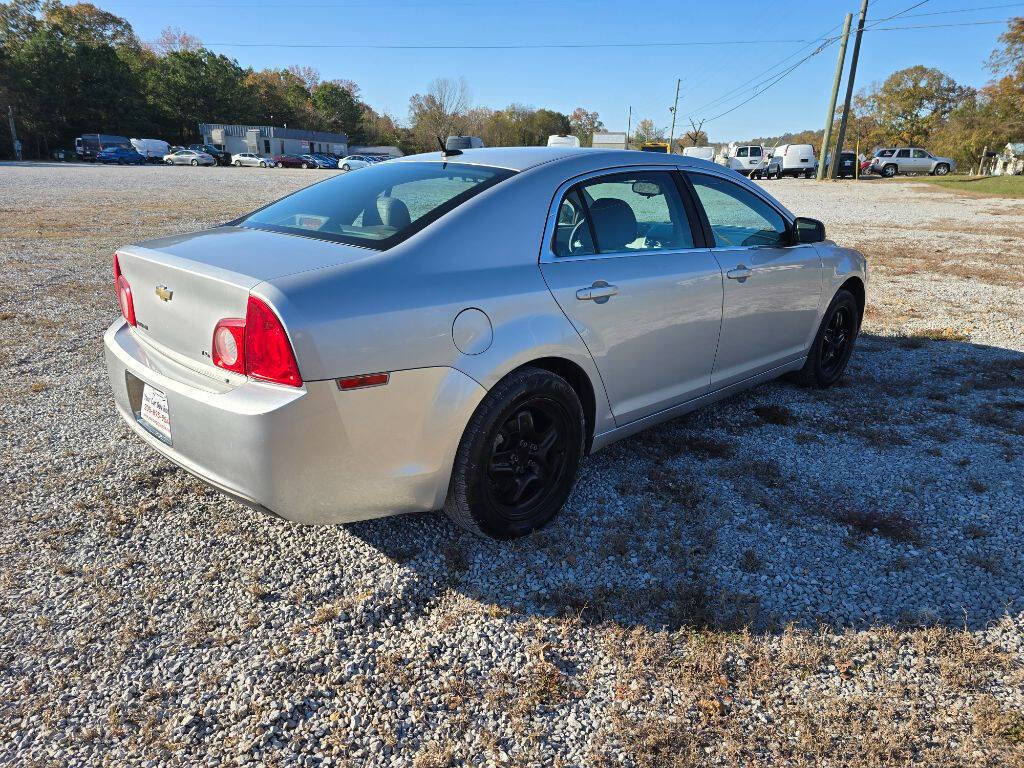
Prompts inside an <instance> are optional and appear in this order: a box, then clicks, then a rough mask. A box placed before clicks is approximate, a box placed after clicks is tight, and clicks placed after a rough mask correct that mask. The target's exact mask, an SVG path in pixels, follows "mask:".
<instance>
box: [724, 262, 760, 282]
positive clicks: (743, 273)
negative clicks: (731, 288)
mask: <svg viewBox="0 0 1024 768" xmlns="http://www.w3.org/2000/svg"><path fill="white" fill-rule="evenodd" d="M752 274H754V273H753V272H751V271H750V270H749V269H747V268H746V267H744V266H743V265H742V264H740V265H739V266H738V267H736V269H730V270H729V271H728V272H726V273H725V276H726V277H728V278H729V279H730V280H739V281H740V282H741V283H742V282H743V281H744V280H746V279H747V278H748V277H750V276H751V275H752Z"/></svg>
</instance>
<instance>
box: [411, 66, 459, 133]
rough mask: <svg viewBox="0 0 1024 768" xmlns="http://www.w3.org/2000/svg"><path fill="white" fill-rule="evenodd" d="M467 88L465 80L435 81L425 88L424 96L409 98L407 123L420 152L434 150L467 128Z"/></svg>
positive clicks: (440, 79)
mask: <svg viewBox="0 0 1024 768" xmlns="http://www.w3.org/2000/svg"><path fill="white" fill-rule="evenodd" d="M469 102H470V98H469V86H468V85H467V84H466V79H465V78H464V77H463V78H459V79H458V80H452V79H450V78H438V79H436V80H432V81H431V82H430V84H429V85H428V86H427V92H426V93H422V94H421V93H417V94H414V95H413V96H412V97H411V98H410V99H409V122H410V123H411V124H412V132H413V137H414V139H415V141H416V143H417V146H419V147H420V148H421V150H428V149H433V148H436V147H437V140H438V138H440V139H441V140H442V141H444V140H445V138H446V137H448V136H453V135H456V136H457V135H460V134H462V133H463V132H464V130H465V128H466V112H467V110H468V109H469Z"/></svg>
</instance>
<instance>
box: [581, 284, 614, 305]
mask: <svg viewBox="0 0 1024 768" xmlns="http://www.w3.org/2000/svg"><path fill="white" fill-rule="evenodd" d="M618 292H619V287H618V286H617V285H608V283H606V282H605V281H604V280H598V281H596V282H595V283H594V284H593V285H592V286H590V287H589V288H580V289H579V290H578V291H576V298H577V299H579V300H580V301H596V302H597V303H598V304H604V302H606V301H608V299H609V298H610V297H612V296H614V295H615V294H617V293H618Z"/></svg>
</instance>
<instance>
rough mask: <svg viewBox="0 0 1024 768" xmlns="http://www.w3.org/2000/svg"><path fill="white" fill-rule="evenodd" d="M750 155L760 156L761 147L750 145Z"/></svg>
mask: <svg viewBox="0 0 1024 768" xmlns="http://www.w3.org/2000/svg"><path fill="white" fill-rule="evenodd" d="M750 156H751V157H760V156H761V148H760V147H751V148H750Z"/></svg>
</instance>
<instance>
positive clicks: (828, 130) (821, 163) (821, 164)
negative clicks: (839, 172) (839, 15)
mask: <svg viewBox="0 0 1024 768" xmlns="http://www.w3.org/2000/svg"><path fill="white" fill-rule="evenodd" d="M852 21H853V14H852V13H848V14H846V21H845V22H843V35H842V38H841V40H840V43H839V59H838V60H837V61H836V75H835V78H834V79H833V80H832V98H831V99H829V101H828V114H827V115H825V135H824V136H823V137H822V138H821V152H820V153H819V155H818V181H821V180H822V179H824V178H825V158H826V157H827V156H828V145H829V144H830V143H831V142H832V121H833V120H835V119H836V99H837V98H839V83H840V81H842V79H843V66H844V65H845V64H846V42H847V41H848V40H849V39H850V23H851V22H852ZM833 164H834V163H833Z"/></svg>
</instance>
